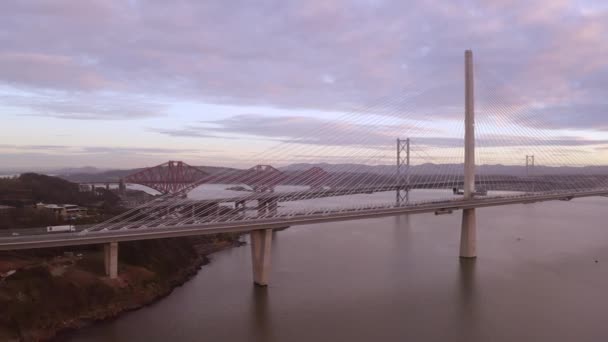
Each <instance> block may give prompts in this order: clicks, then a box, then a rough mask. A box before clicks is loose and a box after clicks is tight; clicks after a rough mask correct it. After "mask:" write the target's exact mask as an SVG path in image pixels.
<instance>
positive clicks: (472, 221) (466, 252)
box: [460, 208, 477, 258]
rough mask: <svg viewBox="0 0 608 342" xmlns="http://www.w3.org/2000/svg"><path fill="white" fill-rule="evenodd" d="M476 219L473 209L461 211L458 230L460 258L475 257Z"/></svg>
mask: <svg viewBox="0 0 608 342" xmlns="http://www.w3.org/2000/svg"><path fill="white" fill-rule="evenodd" d="M476 223H477V219H476V216H475V209H474V208H473V209H464V210H463V211H462V228H461V230H460V257H461V258H475V257H477V224H476Z"/></svg>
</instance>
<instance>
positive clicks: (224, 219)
mask: <svg viewBox="0 0 608 342" xmlns="http://www.w3.org/2000/svg"><path fill="white" fill-rule="evenodd" d="M464 69H465V73H464V76H465V77H464V114H465V115H464V124H463V125H461V126H459V127H458V128H457V130H459V131H463V132H461V133H464V134H462V135H463V136H464V140H459V143H458V144H456V145H455V146H452V147H451V148H449V149H447V150H448V151H446V155H444V156H442V158H441V160H444V161H445V160H448V161H456V162H455V163H445V164H433V166H432V167H434V168H436V169H437V170H436V171H433V172H430V173H419V174H414V173H413V172H412V168H413V167H414V166H415V165H414V163H413V162H414V160H415V161H416V164H417V165H420V164H422V163H421V162H423V161H427V162H428V161H430V160H435V158H433V157H432V156H430V153H429V150H428V146H426V145H424V142H425V141H428V135H429V134H430V133H429V132H432V130H433V128H432V124H433V122H432V120H430V119H429V120H428V121H425V122H417V123H408V124H405V125H401V126H398V128H399V129H403V130H404V131H405V132H408V136H410V135H414V134H410V132H411V133H417V134H418V136H417V137H411V138H407V139H403V140H402V139H397V140H396V149H395V148H394V147H390V148H387V149H381V148H368V147H366V143H367V142H368V141H369V139H375V138H377V134H376V135H373V134H372V133H373V132H372V131H373V130H382V129H386V127H385V126H383V125H381V124H376V125H372V124H371V123H365V124H366V125H368V126H369V129H370V136H369V137H368V136H357V137H356V138H357V139H358V140H357V144H355V145H356V146H360V148H358V149H352V148H351V149H350V150H348V149H346V150H344V149H342V150H340V151H342V154H341V157H343V158H346V160H349V159H352V160H361V159H362V156H363V157H364V158H363V159H364V160H365V161H366V163H362V164H343V165H342V166H340V168H339V169H333V170H331V171H328V170H326V169H324V168H322V167H319V166H313V167H310V168H307V169H298V170H290V169H284V170H281V169H280V168H275V167H273V166H271V164H272V161H273V160H275V159H276V160H278V161H279V162H282V163H283V164H285V160H286V156H294V155H297V154H298V153H301V151H299V149H302V142H301V141H302V140H298V139H296V140H295V141H291V142H286V143H283V144H282V145H280V146H278V147H277V148H273V149H271V150H270V151H268V152H267V153H266V154H265V155H262V156H259V160H264V161H268V162H267V163H262V164H257V165H256V166H253V167H251V168H249V169H247V170H234V169H227V170H223V171H218V172H215V173H208V172H204V171H202V170H200V169H198V168H196V167H192V166H189V165H188V164H186V163H183V162H179V161H170V162H168V163H165V164H161V165H158V166H156V167H152V168H147V169H143V170H141V171H138V172H136V173H134V174H132V175H129V176H127V177H125V178H124V179H123V180H122V181H121V182H125V183H132V184H140V185H144V186H148V187H150V188H152V189H154V190H157V191H159V192H160V193H162V196H159V197H158V198H155V199H154V200H152V201H150V202H148V203H145V204H143V205H140V206H137V207H135V208H132V209H130V210H128V211H126V212H125V213H123V214H120V215H118V216H116V217H113V218H111V219H109V220H107V221H105V222H102V223H99V224H95V225H93V226H90V227H87V228H84V229H81V230H79V231H77V232H72V233H61V234H52V233H49V234H37V235H20V236H16V237H3V238H0V250H17V249H30V248H44V247H58V246H73V245H83V244H103V245H104V246H105V247H104V250H105V263H106V272H107V274H108V276H110V277H111V278H115V277H117V276H118V261H117V260H118V244H119V243H120V242H124V241H135V240H144V239H160V238H169V237H182V236H195V235H206V234H217V233H234V232H237V233H249V234H250V243H251V251H252V264H253V265H252V269H253V280H254V282H255V283H256V284H258V285H267V284H268V282H269V274H270V256H271V251H272V248H271V245H272V239H271V236H272V232H273V230H274V229H277V228H283V227H287V226H295V225H309V224H316V223H323V222H333V221H347V220H358V219H368V218H375V217H384V216H394V215H403V214H421V213H436V214H442V213H452V212H453V211H457V210H460V211H462V222H461V226H460V229H461V237H460V257H463V258H475V257H476V256H477V252H476V243H477V238H476V209H478V208H484V207H490V206H502V205H513V204H526V203H533V202H542V201H553V200H572V199H575V198H580V197H589V196H608V186H607V182H608V177H606V175H603V174H601V173H597V172H595V171H594V169H593V168H583V167H579V168H576V167H573V165H579V166H580V165H587V166H594V165H589V163H585V161H582V160H580V159H578V157H572V156H571V155H568V154H564V153H561V151H559V150H556V149H558V148H557V147H555V146H553V145H552V139H554V138H552V137H548V136H543V135H544V134H545V133H544V132H543V130H542V129H538V130H533V129H531V128H529V127H516V128H513V126H512V125H511V124H509V123H507V122H506V120H505V119H506V118H507V117H508V116H509V119H510V120H514V117H515V118H517V115H522V118H523V119H526V118H528V119H529V117H527V116H526V117H523V115H524V114H522V113H523V112H522V111H521V109H520V108H512V107H510V106H509V105H504V104H502V103H501V102H500V101H498V100H497V96H498V95H497V94H498V93H499V92H497V91H495V92H493V93H492V96H490V98H492V99H493V102H491V103H492V104H493V105H492V106H488V107H487V108H483V109H482V110H481V111H480V113H479V114H482V115H483V116H485V117H488V118H492V119H491V120H492V121H491V122H490V121H488V122H485V121H481V124H479V122H478V123H477V124H476V118H475V114H476V111H475V97H474V77H473V55H472V52H471V51H469V50H467V51H466V52H465V68H464ZM479 89H486V90H487V89H494V88H493V87H491V86H487V87H481V88H479ZM422 93H424V92H418V93H416V94H414V95H411V97H412V98H414V97H417V96H420V95H421V94H422ZM369 111H370V112H371V113H372V114H375V111H374V109H373V108H372V109H369ZM353 115H355V116H356V115H359V114H353ZM382 115H385V116H386V117H388V118H390V120H405V119H406V118H407V116H408V109H407V106H405V105H400V106H399V110H398V111H397V113H387V109H386V107H382V108H381V109H380V110H379V111H378V114H377V116H382ZM523 119H522V120H523ZM387 120H388V119H387ZM399 122H401V121H399ZM416 125H418V126H420V127H414V126H416ZM480 127H481V128H485V129H486V130H488V131H491V132H490V133H493V135H491V136H492V137H493V138H492V139H490V138H488V136H485V135H484V136H482V138H481V139H478V140H477V141H476V136H477V137H478V138H479V135H478V134H477V133H476V129H478V128H480ZM334 128H335V127H334ZM501 128H503V129H504V131H500V129H501ZM324 130H327V131H324ZM512 130H515V131H517V132H519V135H516V136H514V137H507V136H506V135H505V134H504V133H505V132H510V131H512ZM319 131H320V132H317V133H318V134H327V135H328V142H327V144H329V145H330V146H334V148H336V149H337V150H339V149H340V148H342V144H341V142H340V141H338V139H339V138H340V137H339V135H338V134H336V135H335V136H332V131H331V127H320V128H319ZM344 134H345V135H347V134H349V132H348V129H347V130H346V133H344ZM372 135H373V137H372ZM425 135H426V136H425ZM536 137H538V138H536ZM332 139H334V140H335V141H334V142H333V143H332ZM518 139H520V140H521V141H519V140H518ZM417 141H421V142H422V143H421V146H420V148H419V149H417V146H418V145H417ZM332 144H333V145H332ZM313 145H314V144H313ZM476 145H477V147H479V148H481V150H482V151H481V152H480V151H479V150H476ZM307 146H310V144H309V145H307ZM393 146H394V145H393ZM505 146H506V147H505ZM513 146H515V147H517V149H516V151H515V152H513V151H506V148H507V147H513ZM322 148H323V147H318V148H315V149H312V150H313V152H320V151H321V150H322ZM484 148H485V149H487V151H486V152H487V153H484V151H483V149H484ZM520 150H526V152H525V153H524V155H525V165H526V166H525V174H523V175H519V176H512V175H510V176H500V175H491V174H484V173H480V172H476V165H478V163H476V159H478V158H479V157H485V158H490V157H496V156H497V155H498V156H502V157H504V158H509V156H511V155H516V154H517V153H519V152H520ZM395 151H396V158H395V155H394V153H395ZM488 151H489V152H488ZM323 152H327V151H323ZM391 153H392V157H391V158H392V159H393V160H396V162H394V164H393V167H392V168H391V170H390V171H389V172H370V171H363V169H364V166H365V164H374V163H375V162H377V161H381V160H385V158H386V155H390V154H391ZM530 153H533V154H530ZM309 154H310V155H312V154H313V153H309ZM535 156H536V157H537V158H538V160H541V159H543V158H544V160H547V161H551V164H552V165H563V166H568V167H570V169H569V170H575V171H576V172H575V171H569V172H567V173H563V174H558V173H555V174H551V173H546V174H534V173H535V171H534V170H535V168H536V167H537V166H538V163H536V164H535ZM513 158H517V157H513ZM287 159H288V158H287ZM429 167H430V166H429ZM208 184H224V185H230V184H245V185H247V186H248V187H249V191H247V192H245V193H239V192H236V193H234V192H231V193H230V194H229V195H223V196H216V197H213V196H211V197H208V198H205V199H198V200H197V199H193V198H190V197H189V196H188V193H189V192H191V191H193V190H194V189H197V188H198V189H203V188H204V185H208ZM281 186H292V187H295V189H290V190H289V191H278V188H280V187H281ZM419 189H448V190H449V192H442V194H443V195H442V196H443V197H438V198H430V199H413V198H412V195H413V194H414V193H415V191H416V190H419ZM388 193H390V194H391V195H390V196H384V195H386V194H388ZM447 194H449V196H448V195H447ZM324 199H336V201H333V202H329V201H326V202H324V201H323V200H324Z"/></svg>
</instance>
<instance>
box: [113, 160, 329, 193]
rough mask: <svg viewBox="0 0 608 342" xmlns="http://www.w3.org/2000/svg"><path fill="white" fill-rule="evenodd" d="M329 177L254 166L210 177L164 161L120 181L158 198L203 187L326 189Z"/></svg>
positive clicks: (317, 170)
mask: <svg viewBox="0 0 608 342" xmlns="http://www.w3.org/2000/svg"><path fill="white" fill-rule="evenodd" d="M328 178H329V174H328V173H327V172H326V171H325V170H323V169H321V168H320V167H312V168H310V169H308V170H306V171H300V172H296V173H284V172H282V171H280V170H278V169H276V168H274V167H272V166H270V165H256V166H254V167H252V168H250V169H247V170H229V171H225V172H221V173H219V174H210V173H208V172H205V171H203V170H201V169H199V168H197V167H194V166H190V165H188V164H186V163H184V162H182V161H168V162H166V163H163V164H160V165H157V166H154V167H149V168H146V169H143V170H141V171H138V172H136V173H133V174H131V175H128V176H126V177H124V178H123V181H124V182H125V183H131V184H139V185H144V186H147V187H149V188H152V189H154V190H156V191H158V192H160V193H162V194H174V193H178V192H179V193H185V192H188V191H190V190H192V189H194V188H195V187H197V186H199V185H201V184H205V183H224V184H235V183H237V184H246V185H249V186H251V187H252V188H253V190H254V191H256V192H266V191H272V190H273V189H274V187H275V186H277V185H279V184H297V185H307V186H310V187H311V188H318V187H322V186H323V185H326V183H327V180H328Z"/></svg>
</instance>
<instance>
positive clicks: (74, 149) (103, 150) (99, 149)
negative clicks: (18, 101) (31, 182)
mask: <svg viewBox="0 0 608 342" xmlns="http://www.w3.org/2000/svg"><path fill="white" fill-rule="evenodd" d="M0 150H16V151H28V152H59V153H72V154H108V153H111V154H118V153H121V154H163V155H171V154H177V153H195V152H201V151H206V152H213V150H209V149H188V148H164V147H121V146H118V147H110V146H84V147H83V146H67V145H9V144H0Z"/></svg>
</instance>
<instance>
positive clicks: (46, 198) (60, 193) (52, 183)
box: [0, 173, 119, 205]
mask: <svg viewBox="0 0 608 342" xmlns="http://www.w3.org/2000/svg"><path fill="white" fill-rule="evenodd" d="M99 191H102V193H101V196H99V194H94V193H92V192H90V191H88V192H81V191H79V186H78V184H74V183H72V182H69V181H66V180H64V179H61V178H58V177H52V176H47V175H41V174H37V173H23V174H21V175H20V176H19V177H18V178H11V179H0V201H2V202H3V203H4V204H9V205H12V204H15V205H19V204H24V203H37V202H43V203H58V204H78V205H91V204H94V203H98V202H100V201H104V202H107V203H110V204H112V205H114V204H116V203H118V201H119V198H118V197H117V196H116V195H114V194H112V193H111V192H109V191H104V190H103V189H100V190H99Z"/></svg>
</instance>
